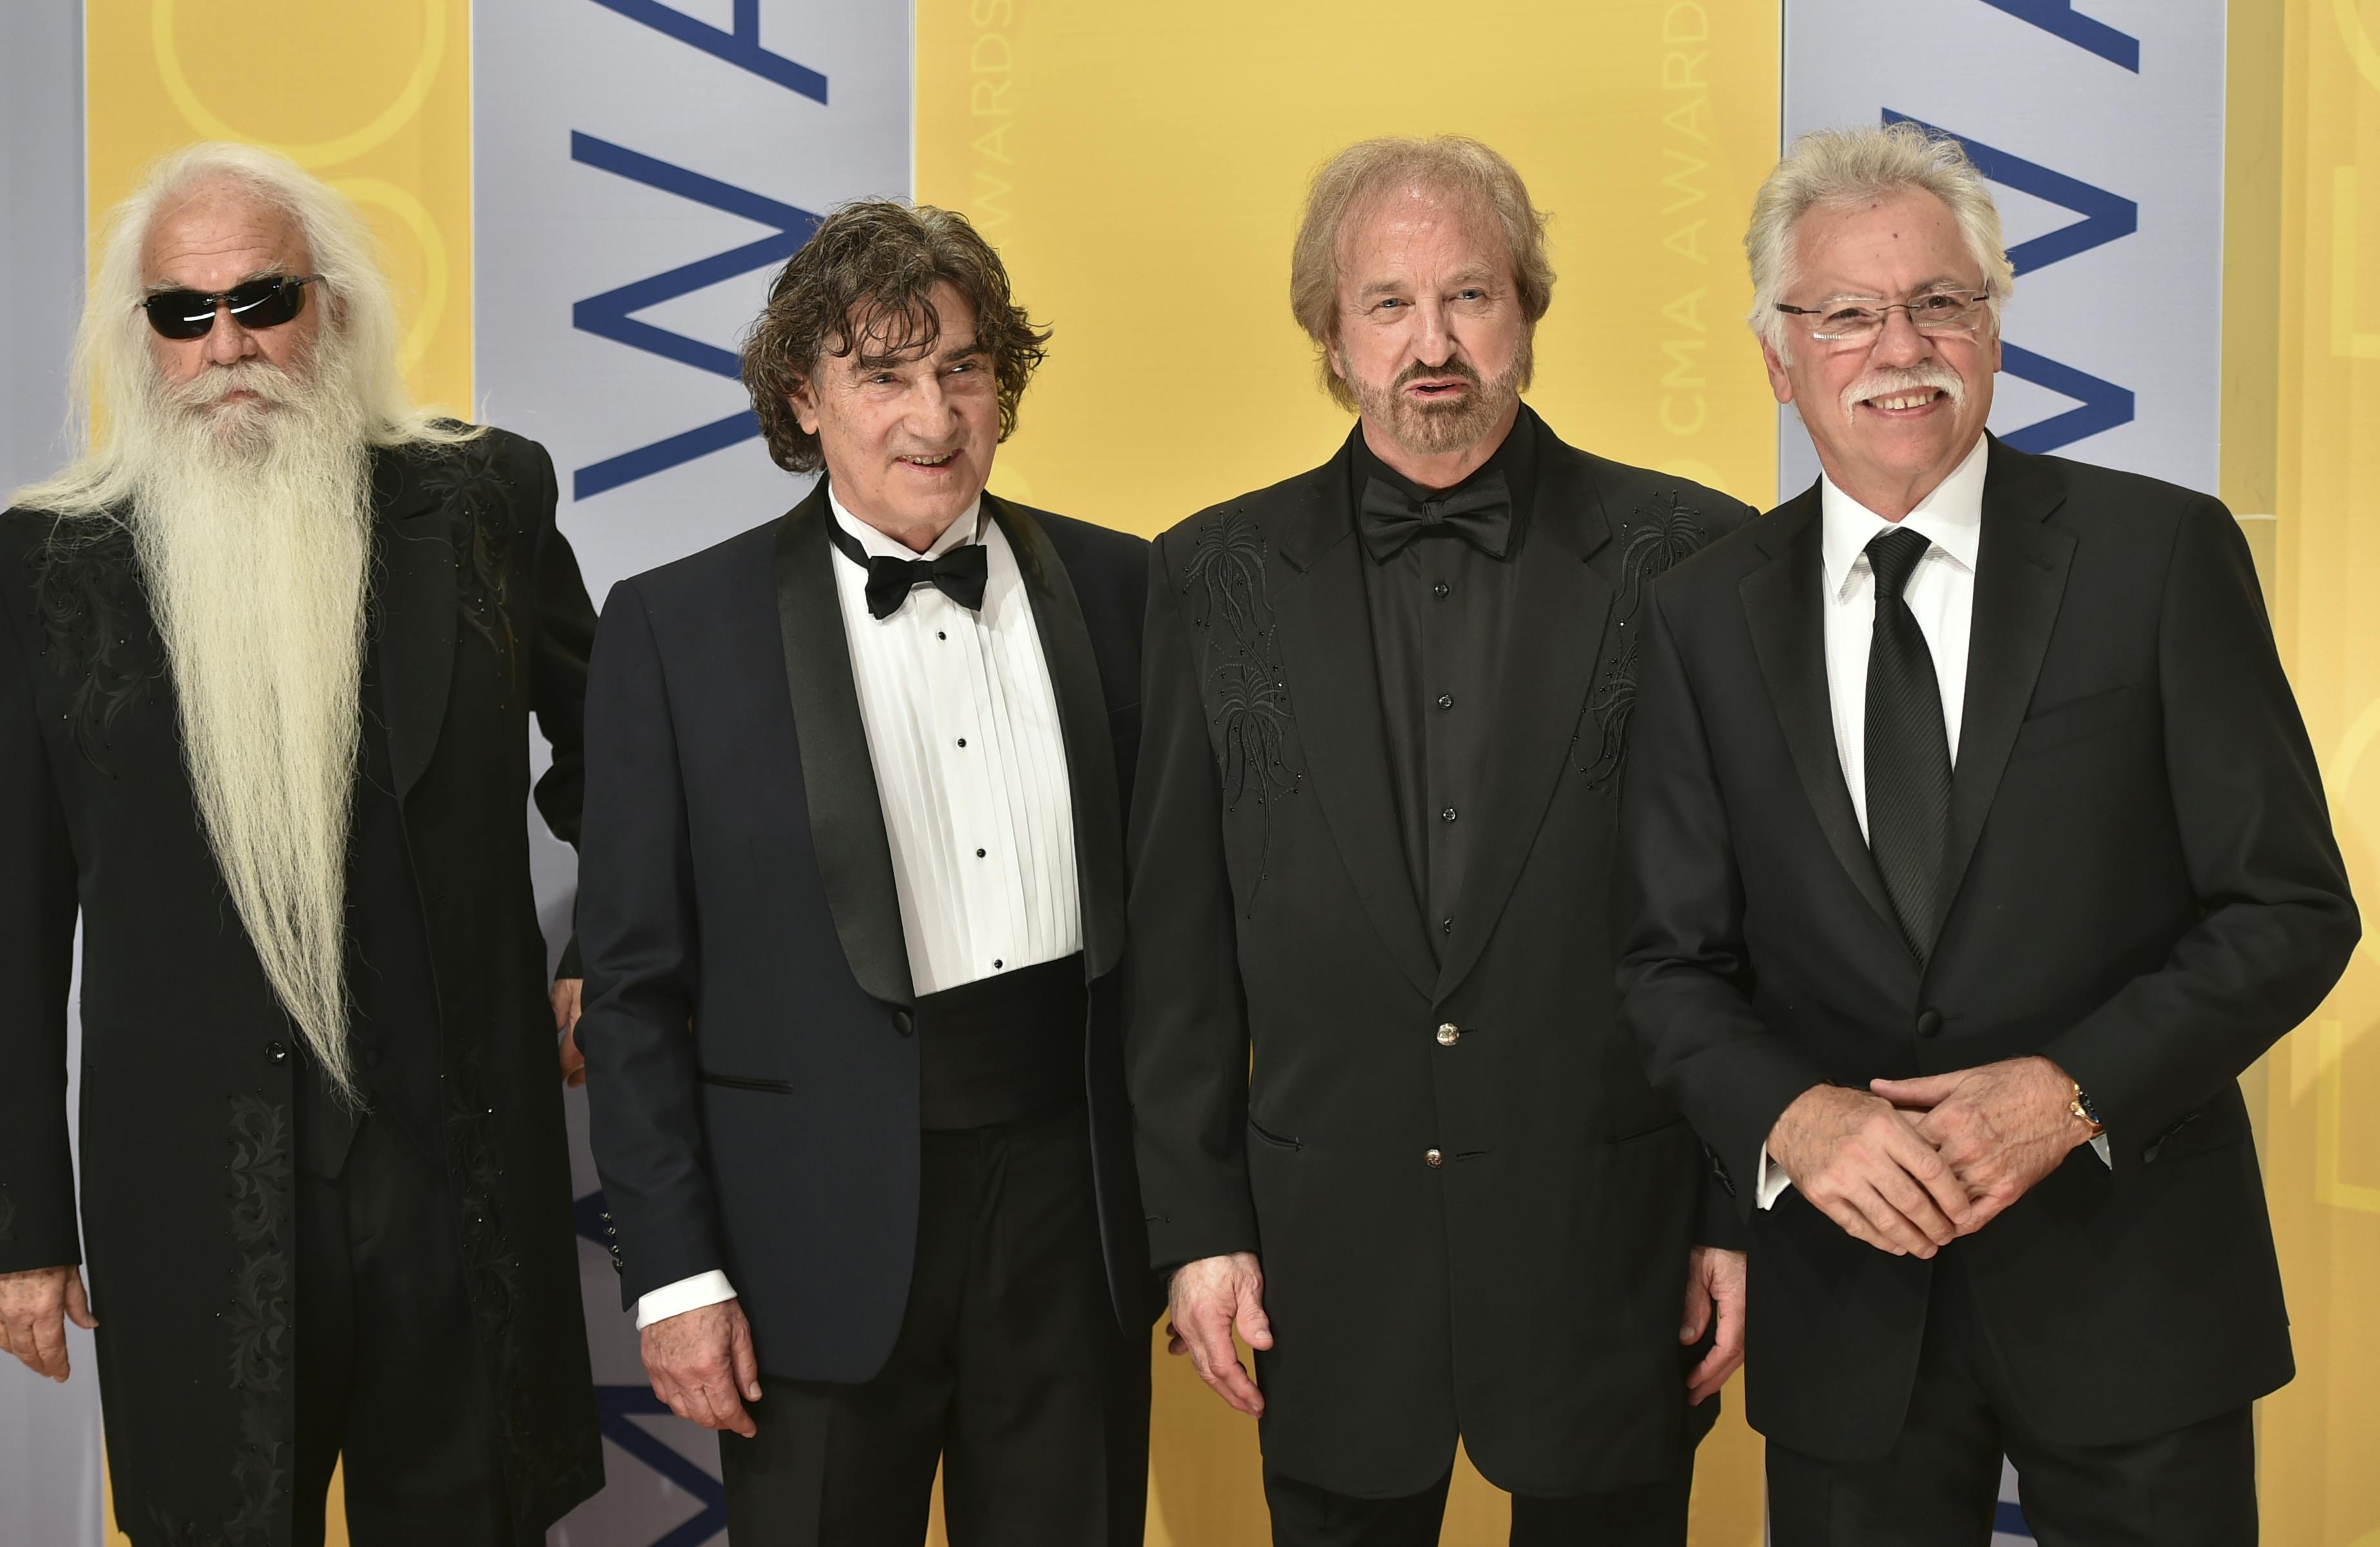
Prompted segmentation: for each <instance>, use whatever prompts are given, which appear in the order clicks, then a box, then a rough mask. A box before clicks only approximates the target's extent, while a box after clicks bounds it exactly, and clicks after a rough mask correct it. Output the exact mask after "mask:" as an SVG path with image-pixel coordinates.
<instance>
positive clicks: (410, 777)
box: [372, 451, 459, 802]
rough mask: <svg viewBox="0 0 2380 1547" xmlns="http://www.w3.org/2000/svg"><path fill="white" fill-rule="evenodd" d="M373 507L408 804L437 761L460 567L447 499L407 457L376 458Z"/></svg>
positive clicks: (398, 775) (385, 681) (386, 700)
mask: <svg viewBox="0 0 2380 1547" xmlns="http://www.w3.org/2000/svg"><path fill="white" fill-rule="evenodd" d="M372 506H373V508H374V510H375V511H377V512H378V514H379V518H380V525H381V538H382V541H381V542H380V552H379V573H378V574H376V575H375V576H373V578H372V579H373V584H374V586H375V588H376V591H377V597H376V605H377V606H378V607H379V609H380V640H379V646H378V655H379V665H380V692H381V714H382V718H383V722H384V724H385V725H386V726H387V728H388V761H389V774H390V777H391V778H392V779H393V780H394V782H395V786H396V798H397V799H398V800H399V801H400V802H401V801H403V800H404V799H405V798H406V797H407V795H408V794H410V793H411V792H412V789H413V786H415V785H417V784H419V782H420V780H421V775H422V774H423V772H424V771H426V770H427V769H428V768H429V766H430V758H431V753H433V752H435V751H436V750H437V749H438V733H439V729H440V727H441V726H442V725H443V723H444V721H445V718H446V692H447V688H448V686H449V683H450V681H451V679H452V677H453V675H454V670H455V627H456V625H457V623H458V621H459V620H458V617H457V615H456V612H455V607H456V602H455V564H456V563H457V562H458V559H459V555H458V554H456V553H455V544H454V539H453V537H452V535H451V531H452V525H453V524H452V522H451V521H450V520H448V518H447V510H446V506H445V503H444V502H443V500H441V499H440V498H439V497H438V495H437V493H436V491H435V490H433V489H432V488H431V486H430V485H429V484H428V483H427V482H426V481H424V480H423V479H421V478H420V477H419V473H418V469H416V468H415V467H414V466H413V464H412V462H411V461H410V460H409V459H407V457H403V456H400V455H398V454H397V453H395V452H391V451H380V452H376V453H374V454H373V457H372Z"/></svg>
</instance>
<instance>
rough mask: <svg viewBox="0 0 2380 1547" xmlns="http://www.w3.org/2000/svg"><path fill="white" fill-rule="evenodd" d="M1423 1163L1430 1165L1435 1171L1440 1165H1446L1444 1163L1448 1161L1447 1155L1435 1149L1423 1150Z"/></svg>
mask: <svg viewBox="0 0 2380 1547" xmlns="http://www.w3.org/2000/svg"><path fill="white" fill-rule="evenodd" d="M1421 1163H1422V1164H1424V1165H1426V1166H1428V1167H1429V1168H1430V1169H1431V1170H1433V1171H1435V1170H1437V1169H1438V1168H1439V1166H1441V1165H1444V1164H1445V1163H1446V1157H1445V1156H1444V1155H1441V1154H1439V1152H1438V1151H1435V1150H1425V1151H1422V1156H1421Z"/></svg>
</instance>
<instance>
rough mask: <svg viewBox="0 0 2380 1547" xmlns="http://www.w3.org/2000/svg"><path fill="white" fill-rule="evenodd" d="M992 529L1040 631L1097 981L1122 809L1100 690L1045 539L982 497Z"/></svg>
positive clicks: (1086, 639) (1115, 937) (1117, 890)
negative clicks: (1002, 535) (1005, 545)
mask: <svg viewBox="0 0 2380 1547" xmlns="http://www.w3.org/2000/svg"><path fill="white" fill-rule="evenodd" d="M984 507H985V508H986V509H987V510H989V511H990V512H991V517H992V519H993V520H995V521H998V522H999V523H1000V530H1002V531H1003V532H1006V533H1007V534H1008V542H1009V546H1011V547H1012V548H1014V549H1015V550H1016V558H1017V567H1018V569H1020V570H1021V571H1022V572H1023V574H1024V576H1025V594H1026V597H1027V599H1029V600H1030V601H1031V603H1032V604H1033V623H1034V627H1036V628H1037V629H1038V630H1039V632H1040V635H1041V658H1042V660H1043V661H1045V662H1047V663H1048V664H1049V667H1050V688H1051V689H1052V690H1053V691H1054V692H1055V693H1056V695H1057V699H1058V724H1059V727H1060V729H1061V731H1062V734H1063V735H1064V737H1065V740H1066V783H1067V785H1068V786H1069V788H1070V789H1071V790H1072V791H1073V794H1074V806H1075V893H1076V895H1077V897H1078V898H1079V899H1080V904H1081V908H1082V916H1083V958H1084V960H1083V966H1084V972H1085V975H1086V976H1087V977H1089V978H1094V979H1097V978H1102V977H1105V976H1106V975H1107V974H1108V973H1109V972H1111V971H1112V970H1113V969H1114V968H1115V965H1116V962H1117V960H1118V959H1119V958H1120V957H1122V956H1123V801H1122V798H1121V797H1120V796H1119V795H1118V794H1117V790H1116V766H1115V742H1114V740H1113V738H1112V737H1111V736H1110V735H1109V732H1108V706H1107V698H1106V694H1105V693H1104V692H1103V691H1102V689H1101V688H1100V686H1099V660H1098V657H1096V656H1095V655H1094V654H1092V652H1091V634H1090V630H1089V629H1088V628H1087V627H1085V626H1084V623H1083V604H1082V603H1081V602H1080V601H1078V600H1077V599H1076V598H1075V583H1074V581H1073V579H1071V578H1069V577H1068V575H1067V574H1066V566H1065V564H1064V563H1063V562H1062V561H1061V560H1060V558H1059V557H1058V552H1057V550H1056V549H1055V548H1053V547H1051V546H1050V536H1049V534H1048V533H1047V532H1045V531H1043V530H1041V525H1040V523H1039V522H1038V521H1036V520H1034V519H1033V517H1032V515H1031V514H1030V513H1029V512H1027V511H1026V510H1023V509H1021V508H1019V507H1018V506H1013V505H1008V504H1005V503H1003V502H1002V501H1001V500H999V499H996V498H994V497H992V496H991V495H990V494H987V495H985V496H984Z"/></svg>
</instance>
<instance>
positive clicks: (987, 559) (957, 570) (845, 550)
mask: <svg viewBox="0 0 2380 1547" xmlns="http://www.w3.org/2000/svg"><path fill="white" fill-rule="evenodd" d="M826 534H827V538H828V540H829V541H831V542H833V544H834V546H835V551H836V552H837V553H839V554H842V555H843V556H844V557H845V558H847V559H849V560H850V561H851V562H852V563H854V564H856V565H857V566H859V567H861V568H862V569H865V570H867V571H868V615H869V616H871V617H875V618H878V619H883V618H888V617H891V616H892V615H893V614H894V613H897V612H899V611H900V610H901V603H904V602H906V601H908V600H909V593H910V592H911V591H915V590H917V588H918V587H919V586H931V587H933V588H934V589H935V590H936V591H941V593H942V594H943V595H944V596H947V597H949V598H950V599H951V600H952V601H953V602H955V603H958V604H959V605H960V606H962V607H965V608H966V609H967V610H968V611H969V612H980V611H982V610H983V585H984V580H985V579H986V578H987V577H989V575H990V572H991V556H990V551H989V550H987V549H986V548H985V547H984V545H983V544H982V543H980V542H969V543H965V544H964V545H963V546H960V547H956V548H953V549H952V550H950V551H949V552H948V553H946V554H942V555H941V556H940V557H939V558H929V559H927V558H921V559H905V558H895V557H893V556H892V554H869V553H868V550H867V549H865V548H863V547H861V546H860V545H859V539H857V538H856V537H854V536H852V535H851V533H849V532H847V531H845V530H843V523H842V522H841V521H840V520H838V519H836V518H835V515H834V513H833V512H832V511H829V512H827V522H826Z"/></svg>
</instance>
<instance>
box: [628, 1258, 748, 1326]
mask: <svg viewBox="0 0 2380 1547" xmlns="http://www.w3.org/2000/svg"><path fill="white" fill-rule="evenodd" d="M734 1298H735V1285H732V1284H730V1283H728V1282H727V1275H726V1274H725V1273H721V1272H720V1271H719V1270H718V1269H716V1268H713V1269H712V1270H711V1271H710V1272H709V1273H697V1274H695V1275H694V1276H693V1277H692V1278H682V1279H679V1280H678V1281H677V1282H676V1283H675V1284H664V1285H662V1286H661V1287H660V1288H658V1289H656V1290H654V1291H653V1292H652V1293H651V1294H650V1295H639V1296H637V1331H638V1332H642V1331H644V1330H645V1329H646V1328H647V1327H650V1326H651V1325H652V1324H653V1323H654V1322H666V1321H668V1320H669V1319H670V1318H671V1317H673V1316H683V1315H685V1314H686V1312H687V1311H689V1310H700V1309H702V1308H703V1307H704V1306H707V1305H717V1304H718V1303H719V1302H720V1301H722V1300H732V1299H734Z"/></svg>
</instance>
